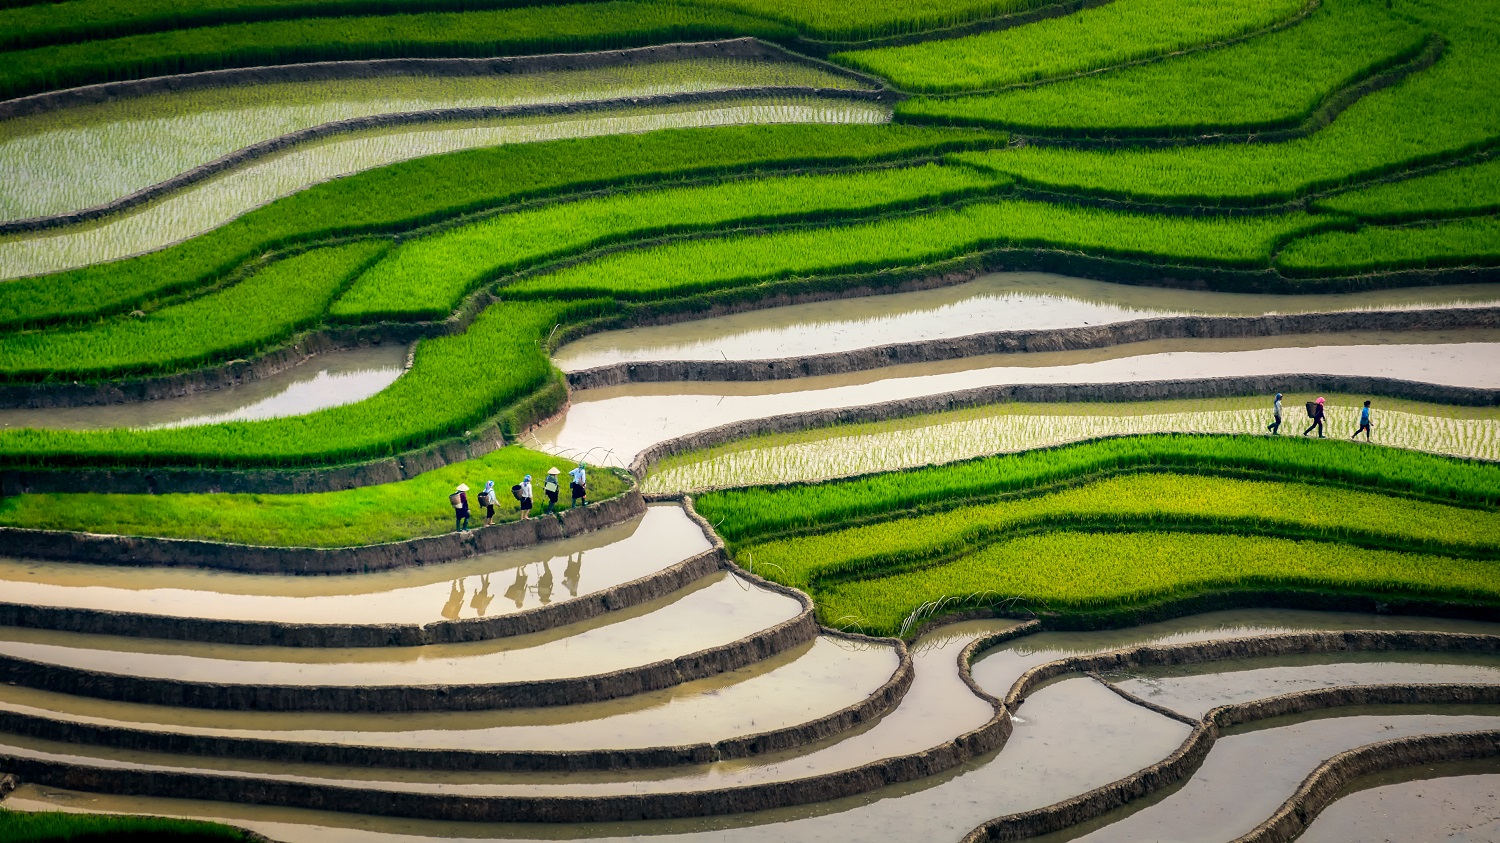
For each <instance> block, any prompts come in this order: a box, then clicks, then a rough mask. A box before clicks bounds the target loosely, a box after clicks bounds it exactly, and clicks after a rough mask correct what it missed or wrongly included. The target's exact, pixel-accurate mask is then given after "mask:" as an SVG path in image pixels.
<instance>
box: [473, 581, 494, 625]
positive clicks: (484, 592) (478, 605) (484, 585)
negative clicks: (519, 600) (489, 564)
mask: <svg viewBox="0 0 1500 843" xmlns="http://www.w3.org/2000/svg"><path fill="white" fill-rule="evenodd" d="M494 599H495V595H493V594H490V575H489V574H480V575H479V590H478V591H476V592H474V599H473V600H471V601H470V602H469V605H470V606H473V607H474V614H475V615H476V616H478V617H481V618H482V617H484V613H485V611H486V610H488V609H489V608H490V602H491V601H493V600H494Z"/></svg>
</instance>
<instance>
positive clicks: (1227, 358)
mask: <svg viewBox="0 0 1500 843" xmlns="http://www.w3.org/2000/svg"><path fill="white" fill-rule="evenodd" d="M1275 373H1288V374H1293V373H1316V374H1329V375H1341V374H1357V375H1368V376H1379V377H1388V378H1399V379H1404V380H1416V381H1424V382H1429V383H1438V384H1447V385H1456V386H1468V387H1483V388H1497V387H1500V332H1495V331H1452V332H1446V331H1432V332H1420V333H1405V334H1402V333H1397V334H1347V335H1318V336H1299V337H1271V338H1262V339H1253V340H1172V341H1163V342H1150V343H1136V344H1131V345H1127V346H1116V347H1112V348H1105V349H1092V350H1088V351H1068V352H1038V353H1033V354H1012V355H995V356H988V357H973V358H968V359H964V360H954V361H944V362H942V363H923V364H913V365H905V366H892V367H889V368H884V369H877V370H872V371H865V372H854V373H850V374H843V375H829V376H820V377H813V378H799V379H794V380H784V381H766V382H744V383H685V382H684V383H644V384H626V385H624V386H617V387H608V388H604V389H594V390H586V391H581V392H576V393H574V395H573V403H572V406H571V408H570V409H569V411H568V414H567V416H566V417H564V418H562V419H560V420H558V421H555V422H552V423H550V424H548V425H544V426H543V427H541V428H539V429H538V430H537V431H536V432H535V433H534V436H535V444H536V445H538V446H540V447H543V448H546V449H548V450H552V451H554V452H557V453H562V454H567V453H576V452H582V451H587V450H589V449H597V452H607V453H608V454H609V458H608V460H607V461H608V462H609V463H610V464H614V465H629V464H630V463H631V461H632V460H634V458H635V456H636V454H638V453H639V452H640V451H642V450H644V449H645V448H648V447H650V446H651V445H654V444H656V443H657V442H661V441H663V440H666V439H671V438H674V437H678V436H683V435H686V434H688V433H694V432H697V431H701V430H707V429H710V428H714V427H718V426H720V425H724V424H729V423H731V422H738V421H743V420H747V419H756V418H766V417H770V416H777V415H781V414H785V413H798V412H806V411H812V410H826V409H830V408H840V407H857V406H863V405H867V404H878V403H882V402H886V401H896V400H900V399H904V398H913V397H918V396H924V395H940V394H943V393H947V392H954V391H959V390H966V389H974V388H977V387H985V386H998V385H1009V384H1060V383H1070V384H1089V383H1128V382H1132V381H1153V380H1172V379H1179V378H1210V377H1233V376H1240V375H1263V374H1275ZM1289 409H1292V410H1295V409H1296V408H1295V407H1293V408H1289ZM597 452H596V453H597ZM595 461H599V462H604V461H606V460H598V459H596V460H595Z"/></svg>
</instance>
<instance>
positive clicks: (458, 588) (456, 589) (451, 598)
mask: <svg viewBox="0 0 1500 843" xmlns="http://www.w3.org/2000/svg"><path fill="white" fill-rule="evenodd" d="M463 610H464V581H463V580H454V581H453V584H452V585H450V586H448V602H447V603H444V604H443V612H442V615H443V617H445V618H447V619H448V620H450V621H456V620H458V615H459V613H460V612H462V611H463Z"/></svg>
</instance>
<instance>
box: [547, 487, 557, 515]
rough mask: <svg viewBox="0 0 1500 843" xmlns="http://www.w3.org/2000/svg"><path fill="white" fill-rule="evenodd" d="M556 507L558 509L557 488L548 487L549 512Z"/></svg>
mask: <svg viewBox="0 0 1500 843" xmlns="http://www.w3.org/2000/svg"><path fill="white" fill-rule="evenodd" d="M556 509H557V490H556V489H548V490H547V511H548V512H552V511H554V510H556Z"/></svg>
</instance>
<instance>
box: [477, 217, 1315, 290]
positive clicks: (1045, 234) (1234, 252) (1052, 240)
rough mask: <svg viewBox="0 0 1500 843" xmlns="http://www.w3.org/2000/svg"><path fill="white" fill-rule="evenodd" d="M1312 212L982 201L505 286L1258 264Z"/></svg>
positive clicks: (637, 285)
mask: <svg viewBox="0 0 1500 843" xmlns="http://www.w3.org/2000/svg"><path fill="white" fill-rule="evenodd" d="M1332 221H1333V220H1331V219H1330V220H1321V219H1317V218H1314V217H1312V216H1309V215H1306V214H1286V215H1276V216H1255V217H1233V218H1230V217H1224V218H1200V217H1152V216H1143V215H1132V214H1120V213H1115V212H1110V211H1103V210H1098V209H1093V208H1078V207H1069V206H1065V205H1054V204H1049V203H1044V202H1032V201H1025V200H1000V201H995V202H975V203H972V204H969V205H966V206H964V207H962V208H959V209H956V210H942V211H933V212H929V213H923V214H918V215H913V216H906V217H898V218H895V219H889V220H882V221H877V222H869V223H858V224H854V225H845V226H837V227H834V226H829V227H823V228H817V229H810V230H802V231H791V232H779V233H772V234H766V235H751V236H734V237H724V238H711V239H703V240H694V241H689V242H683V243H672V244H667V245H663V246H655V247H650V248H646V249H640V250H634V251H629V252H620V253H616V254H611V255H607V256H605V257H603V258H601V259H599V260H596V261H591V262H589V263H585V264H579V265H577V266H572V267H568V268H566V269H562V270H560V271H558V272H556V273H552V274H549V275H539V276H534V277H531V278H527V279H525V280H522V281H520V282H517V283H516V284H514V285H511V286H510V287H508V288H507V289H508V290H509V291H510V292H511V294H513V295H523V296H528V297H531V296H555V295H568V296H606V295H613V296H619V297H622V298H654V297H661V296H672V295H683V294H689V293H699V292H705V291H710V290H717V289H724V288H728V287H733V286H739V285H745V284H749V283H755V282H763V281H772V280H777V279H783V278H792V277H806V276H810V275H823V274H833V273H845V272H865V271H872V270H879V269H885V268H890V267H907V266H914V265H920V264H924V263H932V262H935V261H940V260H944V259H948V258H952V257H956V256H959V255H964V254H972V253H974V252H978V251H982V250H984V249H988V248H995V247H999V246H1020V247H1031V246H1036V247H1043V248H1054V249H1068V250H1079V251H1085V252H1089V253H1092V254H1106V255H1113V256H1118V257H1150V258H1152V259H1156V260H1162V261H1164V262H1167V263H1193V264H1209V265H1221V266H1222V265H1227V266H1263V265H1265V263H1266V261H1267V260H1268V258H1269V256H1270V254H1271V250H1272V249H1273V248H1274V247H1275V245H1276V244H1278V243H1280V242H1281V241H1283V240H1284V239H1285V238H1287V237H1288V236H1290V235H1292V234H1294V233H1297V232H1301V231H1308V230H1312V229H1316V228H1318V227H1320V226H1325V225H1328V224H1329V223H1330V222H1332Z"/></svg>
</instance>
